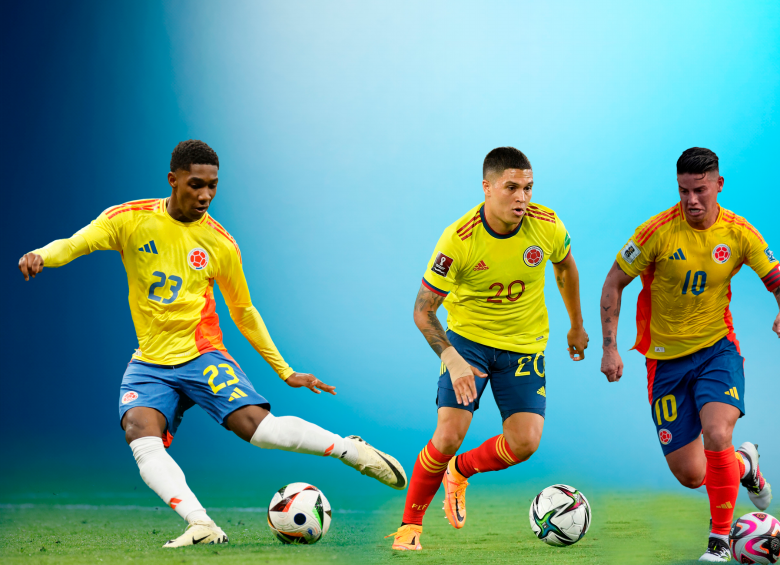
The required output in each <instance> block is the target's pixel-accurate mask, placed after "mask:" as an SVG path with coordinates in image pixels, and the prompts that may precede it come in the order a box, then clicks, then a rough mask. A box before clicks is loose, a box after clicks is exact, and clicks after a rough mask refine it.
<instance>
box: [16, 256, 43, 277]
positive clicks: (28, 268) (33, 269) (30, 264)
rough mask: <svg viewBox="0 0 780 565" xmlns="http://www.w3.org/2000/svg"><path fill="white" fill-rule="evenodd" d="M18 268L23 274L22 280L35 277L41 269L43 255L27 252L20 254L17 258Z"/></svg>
mask: <svg viewBox="0 0 780 565" xmlns="http://www.w3.org/2000/svg"><path fill="white" fill-rule="evenodd" d="M19 270H20V271H22V274H23V275H24V280H26V281H29V280H30V277H32V278H35V275H37V274H38V273H40V272H41V271H42V270H43V257H41V256H40V255H38V254H36V253H27V254H25V255H22V258H21V259H19Z"/></svg>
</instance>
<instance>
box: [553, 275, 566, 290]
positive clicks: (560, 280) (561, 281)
mask: <svg viewBox="0 0 780 565" xmlns="http://www.w3.org/2000/svg"><path fill="white" fill-rule="evenodd" d="M555 280H556V281H558V288H563V287H564V286H566V278H565V277H564V276H563V275H558V276H556V277H555Z"/></svg>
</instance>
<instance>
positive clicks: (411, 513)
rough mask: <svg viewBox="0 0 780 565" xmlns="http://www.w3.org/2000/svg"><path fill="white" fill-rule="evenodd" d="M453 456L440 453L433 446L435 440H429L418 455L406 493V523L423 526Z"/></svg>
mask: <svg viewBox="0 0 780 565" xmlns="http://www.w3.org/2000/svg"><path fill="white" fill-rule="evenodd" d="M453 457H454V456H453V455H445V454H443V453H440V452H439V450H438V449H436V448H435V447H434V446H433V441H429V442H428V445H426V446H425V449H423V450H422V451H421V452H420V455H418V456H417V461H415V463H414V470H413V471H412V480H411V481H409V491H408V492H407V493H406V506H405V507H404V517H403V523H404V524H416V525H418V526H422V522H423V516H424V515H425V511H426V510H427V509H428V505H430V503H431V500H433V497H434V496H435V495H436V491H438V490H439V485H440V484H441V478H442V476H443V475H444V472H445V471H446V470H447V463H449V461H450V459H452V458H453Z"/></svg>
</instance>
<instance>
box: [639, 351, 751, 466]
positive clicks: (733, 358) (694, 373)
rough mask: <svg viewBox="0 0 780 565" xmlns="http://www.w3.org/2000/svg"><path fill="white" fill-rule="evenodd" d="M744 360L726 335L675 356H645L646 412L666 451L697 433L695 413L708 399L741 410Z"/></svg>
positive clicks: (683, 444) (697, 412) (691, 438)
mask: <svg viewBox="0 0 780 565" xmlns="http://www.w3.org/2000/svg"><path fill="white" fill-rule="evenodd" d="M744 362H745V360H744V359H743V358H742V356H741V355H740V354H739V349H738V348H737V345H736V344H735V343H733V342H732V341H730V340H729V339H728V338H727V337H724V338H723V339H721V340H720V341H718V342H716V343H715V344H714V345H711V346H710V347H705V348H704V349H700V350H699V351H696V352H695V353H691V354H690V355H686V356H684V357H678V358H677V359H670V360H668V361H661V360H656V359H647V361H646V365H647V392H648V397H649V399H650V415H651V417H652V418H653V422H654V423H655V427H656V432H658V441H660V442H661V448H662V449H663V452H664V456H666V455H669V454H670V453H672V452H673V451H676V450H678V449H680V448H681V447H685V446H686V445H688V444H689V443H691V442H692V441H693V440H695V439H696V438H697V437H699V435H701V429H702V428H701V419H700V418H699V412H700V411H701V409H702V407H703V406H704V405H705V404H707V403H708V402H722V403H723V404H730V405H732V406H736V407H737V408H738V409H739V411H740V417H742V416H744V415H745V371H744Z"/></svg>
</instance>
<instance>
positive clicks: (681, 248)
mask: <svg viewBox="0 0 780 565" xmlns="http://www.w3.org/2000/svg"><path fill="white" fill-rule="evenodd" d="M617 263H618V265H619V266H620V268H621V269H622V270H623V272H625V273H626V274H627V275H629V276H632V277H636V276H637V275H640V274H641V275H642V291H641V293H640V294H639V300H638V303H637V309H636V325H637V337H636V343H635V344H634V347H633V348H634V349H636V350H638V351H639V352H640V353H641V354H642V355H645V356H646V357H649V358H650V359H674V358H676V357H682V356H683V355H689V354H691V353H694V352H696V351H698V350H700V349H703V348H705V347H709V346H710V345H713V344H714V343H715V342H717V341H718V340H719V339H722V338H723V337H726V336H728V337H729V339H731V340H732V341H736V337H735V335H734V327H733V324H732V318H731V312H730V311H729V302H731V278H732V277H733V276H734V275H736V274H737V272H738V271H739V269H740V268H741V267H742V265H749V266H750V268H751V269H753V270H754V271H755V272H756V274H758V276H759V277H761V279H762V281H763V282H764V284H765V285H766V287H767V289H769V290H770V291H773V290H774V289H775V288H777V287H778V286H780V268H779V267H778V261H777V260H776V259H775V257H774V255H773V254H772V251H771V250H770V249H769V247H768V245H767V244H766V242H765V241H764V238H762V237H761V234H759V233H758V231H757V230H756V229H755V228H754V227H753V226H751V225H750V224H749V223H748V222H747V221H746V220H745V218H742V217H741V216H737V215H736V214H734V212H731V211H729V210H726V209H725V208H721V209H720V213H719V214H718V219H717V220H716V221H715V224H713V225H712V227H710V228H709V229H706V230H695V229H693V228H692V227H691V226H690V225H689V224H688V222H687V221H686V220H685V213H684V212H683V209H682V205H681V204H676V205H675V206H673V207H671V208H669V209H668V210H666V211H665V212H663V213H661V214H658V215H657V216H654V217H652V218H650V220H648V221H647V222H645V223H644V224H642V225H641V226H639V228H637V230H636V231H635V232H634V236H633V237H632V238H631V239H630V240H629V242H628V243H627V244H626V246H625V247H624V248H623V249H622V250H621V251H620V253H618V255H617Z"/></svg>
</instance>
